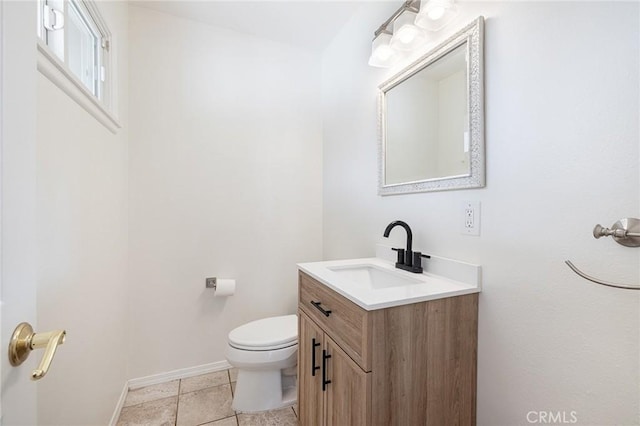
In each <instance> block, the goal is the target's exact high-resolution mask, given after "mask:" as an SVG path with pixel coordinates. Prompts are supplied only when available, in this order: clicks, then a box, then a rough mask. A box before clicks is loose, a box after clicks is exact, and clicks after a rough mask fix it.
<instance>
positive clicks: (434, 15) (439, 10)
mask: <svg viewBox="0 0 640 426" xmlns="http://www.w3.org/2000/svg"><path fill="white" fill-rule="evenodd" d="M427 15H428V16H429V18H430V19H433V20H434V21H437V20H438V19H440V18H442V17H443V16H444V7H442V6H436V7H434V8H432V9H431V10H430V11H429V12H427Z"/></svg>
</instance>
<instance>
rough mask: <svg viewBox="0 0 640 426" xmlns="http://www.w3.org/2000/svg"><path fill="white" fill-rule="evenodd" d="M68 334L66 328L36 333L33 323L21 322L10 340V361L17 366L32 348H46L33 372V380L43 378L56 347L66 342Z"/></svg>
mask: <svg viewBox="0 0 640 426" xmlns="http://www.w3.org/2000/svg"><path fill="white" fill-rule="evenodd" d="M66 335H67V332H66V331H64V330H53V331H48V332H46V333H34V331H33V327H31V324H29V323H27V322H23V323H20V324H18V326H17V327H16V329H15V330H14V331H13V335H12V336H11V341H10V342H9V362H10V363H11V365H13V366H14V367H17V366H18V365H20V364H22V363H23V362H24V361H25V360H26V359H27V358H28V357H29V354H30V353H31V351H32V350H34V349H38V348H45V350H44V355H43V356H42V360H41V361H40V365H38V368H37V369H35V370H33V372H31V380H39V379H42V378H43V377H44V376H45V375H46V374H47V372H48V371H49V367H51V361H53V356H54V355H55V353H56V349H57V348H58V345H62V344H63V343H64V339H65V336H66Z"/></svg>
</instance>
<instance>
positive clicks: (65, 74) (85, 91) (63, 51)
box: [37, 0, 120, 132]
mask: <svg viewBox="0 0 640 426" xmlns="http://www.w3.org/2000/svg"><path fill="white" fill-rule="evenodd" d="M37 24H38V25H37V32H38V38H39V42H38V50H39V52H40V53H41V54H42V55H39V56H43V58H41V57H39V58H38V70H40V71H41V72H42V74H44V75H45V76H47V77H48V78H49V79H50V80H51V81H53V82H54V84H56V85H57V86H58V87H60V88H61V89H63V90H64V91H66V92H67V94H69V95H70V96H71V97H72V98H74V99H75V100H76V101H77V102H78V103H79V104H80V105H81V106H83V107H84V108H85V109H87V111H89V112H90V113H91V114H92V115H94V117H96V118H98V120H100V121H101V122H103V124H105V125H106V126H107V127H109V128H110V129H111V130H112V131H114V132H115V130H114V128H118V127H120V125H119V124H118V123H117V121H116V120H115V118H113V115H112V114H113V112H114V111H113V110H114V108H113V107H114V106H115V105H114V104H115V102H113V101H114V99H113V96H112V87H111V83H112V81H113V78H112V76H111V53H110V50H111V41H110V38H111V33H110V32H109V29H108V28H107V26H106V23H105V21H104V19H103V18H102V16H101V14H100V12H99V10H98V8H97V6H96V5H95V3H93V1H91V0H38V23H37ZM46 60H48V61H49V62H50V64H51V65H53V66H51V65H47V64H44V63H41V61H43V62H44V61H46ZM64 78H66V79H67V81H62V79H64ZM78 89H79V90H78ZM71 92H73V93H71ZM114 93H115V91H114ZM81 96H85V97H88V98H89V99H80V97H81ZM96 108H97V109H98V110H99V111H96ZM112 127H113V128H112Z"/></svg>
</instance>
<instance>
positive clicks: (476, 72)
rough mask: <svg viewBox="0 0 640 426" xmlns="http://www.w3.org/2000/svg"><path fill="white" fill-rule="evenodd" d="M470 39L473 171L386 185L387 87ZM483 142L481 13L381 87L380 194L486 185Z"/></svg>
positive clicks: (379, 110) (411, 74)
mask: <svg viewBox="0 0 640 426" xmlns="http://www.w3.org/2000/svg"><path fill="white" fill-rule="evenodd" d="M465 42H466V43H467V54H468V58H469V60H468V63H467V67H468V69H467V89H468V91H467V100H468V103H469V105H468V111H469V134H470V139H469V153H470V159H469V160H470V161H469V164H470V174H468V175H463V176H452V177H442V178H433V179H426V180H420V181H414V182H403V183H396V184H390V185H385V182H384V178H385V164H386V161H385V160H386V158H385V152H386V125H385V115H386V99H385V94H386V92H387V91H389V90H390V89H392V88H393V87H395V86H397V85H398V84H400V83H402V82H403V81H405V80H407V79H409V78H411V77H412V76H413V75H414V74H416V73H417V72H419V71H421V70H422V69H424V68H426V67H428V66H429V65H430V64H432V63H434V62H435V61H437V60H438V59H440V58H442V57H443V56H445V55H446V54H448V53H449V52H451V51H452V50H454V49H455V48H457V47H459V46H460V45H462V44H464V43H465ZM484 145H485V143H484V17H482V16H480V17H478V18H477V19H476V20H475V21H473V22H472V23H471V24H469V25H467V26H466V27H465V28H463V29H462V30H460V31H458V32H457V33H456V34H454V35H453V36H452V37H450V38H449V39H447V40H446V41H444V42H443V43H441V44H439V45H438V46H436V47H435V48H433V49H432V50H430V51H429V52H428V53H427V54H425V55H424V56H422V57H421V58H420V59H418V60H416V61H415V62H413V63H412V64H410V65H409V66H407V67H406V68H404V69H403V70H402V71H400V72H399V73H398V74H396V75H394V76H393V77H391V78H390V79H389V80H387V81H385V82H384V83H382V84H381V85H380V86H379V87H378V195H395V194H406V193H412V192H429V191H446V190H452V189H468V188H482V187H484V186H485V153H484V151H485V146H484Z"/></svg>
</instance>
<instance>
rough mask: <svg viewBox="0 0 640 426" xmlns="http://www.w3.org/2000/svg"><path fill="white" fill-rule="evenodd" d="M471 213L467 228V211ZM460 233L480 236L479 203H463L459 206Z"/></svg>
mask: <svg viewBox="0 0 640 426" xmlns="http://www.w3.org/2000/svg"><path fill="white" fill-rule="evenodd" d="M469 210H472V211H473V217H472V218H471V222H472V223H471V226H469V223H468V222H469V219H470V218H469V217H468V216H469V215H468V211H469ZM460 233H461V234H463V235H474V236H479V235H480V201H463V202H462V205H461V206H460Z"/></svg>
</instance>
